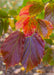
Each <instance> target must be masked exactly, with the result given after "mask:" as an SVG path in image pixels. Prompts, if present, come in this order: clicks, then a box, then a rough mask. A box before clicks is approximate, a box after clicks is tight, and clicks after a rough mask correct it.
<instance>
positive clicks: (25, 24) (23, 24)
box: [16, 16, 38, 37]
mask: <svg viewBox="0 0 54 75" xmlns="http://www.w3.org/2000/svg"><path fill="white" fill-rule="evenodd" d="M23 18H24V16H21V19H20V20H19V21H18V22H16V29H19V28H22V29H23V32H24V34H25V36H26V37H28V36H31V35H32V34H33V33H34V32H35V30H36V26H37V24H38V23H37V21H36V20H35V17H32V18H31V17H29V16H27V17H25V18H24V19H23Z"/></svg>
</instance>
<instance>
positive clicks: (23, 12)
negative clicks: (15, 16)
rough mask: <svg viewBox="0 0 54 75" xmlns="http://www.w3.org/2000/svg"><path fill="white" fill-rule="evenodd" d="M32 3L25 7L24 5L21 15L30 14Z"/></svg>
mask: <svg viewBox="0 0 54 75" xmlns="http://www.w3.org/2000/svg"><path fill="white" fill-rule="evenodd" d="M31 6H32V5H27V6H25V7H23V8H22V9H21V11H20V13H19V16H22V15H27V16H29V8H30V7H31Z"/></svg>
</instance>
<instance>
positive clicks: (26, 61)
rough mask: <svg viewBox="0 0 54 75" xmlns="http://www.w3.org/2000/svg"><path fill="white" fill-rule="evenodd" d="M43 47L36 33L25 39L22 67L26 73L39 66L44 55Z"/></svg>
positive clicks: (42, 42)
mask: <svg viewBox="0 0 54 75" xmlns="http://www.w3.org/2000/svg"><path fill="white" fill-rule="evenodd" d="M44 46H45V44H44V41H43V40H42V38H41V37H40V35H38V33H37V32H36V33H34V34H33V35H32V36H31V37H27V38H26V39H25V44H24V50H25V52H24V55H23V59H22V65H23V66H24V67H25V68H26V71H27V72H28V71H30V70H32V69H33V68H34V67H36V66H38V64H40V62H41V59H42V58H43V55H44Z"/></svg>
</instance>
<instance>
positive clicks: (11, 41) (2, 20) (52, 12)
mask: <svg viewBox="0 0 54 75" xmlns="http://www.w3.org/2000/svg"><path fill="white" fill-rule="evenodd" d="M47 2H48V3H47ZM5 3H7V1H5ZM3 5H4V4H2V5H1V6H2V8H0V36H2V34H3V33H7V32H8V28H9V26H10V27H11V28H12V30H14V32H13V33H11V34H10V35H9V36H8V37H7V38H6V39H5V41H4V43H3V44H2V46H1V54H2V56H3V58H4V62H5V63H6V68H9V67H11V66H14V65H16V64H19V62H20V63H21V64H22V66H24V68H25V69H26V71H27V72H28V71H30V70H32V69H33V68H35V67H36V66H38V64H40V62H41V61H42V62H43V63H44V64H45V65H46V64H50V65H54V55H53V53H54V50H53V49H52V48H51V46H52V45H54V43H53V40H54V9H53V8H54V3H53V0H39V1H37V0H30V1H29V0H23V2H22V5H19V6H18V4H17V2H12V3H11V4H9V6H7V7H5V6H4V7H3ZM12 5H13V6H15V7H18V8H16V9H15V8H13V7H12Z"/></svg>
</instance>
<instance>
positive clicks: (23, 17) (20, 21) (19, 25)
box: [15, 16, 29, 30]
mask: <svg viewBox="0 0 54 75" xmlns="http://www.w3.org/2000/svg"><path fill="white" fill-rule="evenodd" d="M27 18H29V17H27V16H21V17H20V16H19V20H18V21H17V22H16V24H15V26H16V29H17V30H18V29H20V28H23V25H24V24H23V22H24V21H25V20H26V19H27Z"/></svg>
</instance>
